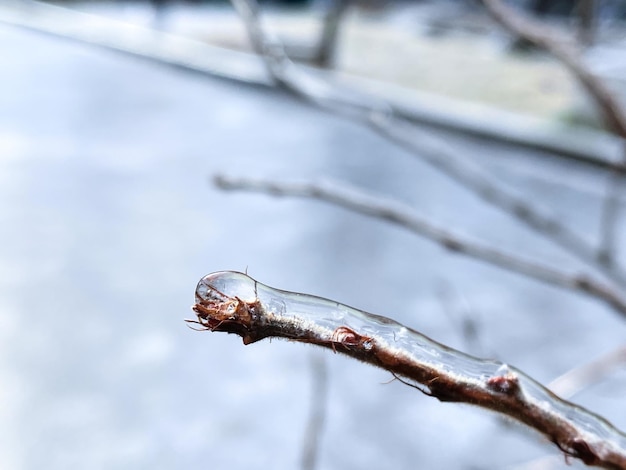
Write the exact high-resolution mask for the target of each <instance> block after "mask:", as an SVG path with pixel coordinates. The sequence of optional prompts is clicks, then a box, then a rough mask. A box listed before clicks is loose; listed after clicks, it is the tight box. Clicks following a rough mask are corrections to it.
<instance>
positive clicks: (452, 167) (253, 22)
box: [231, 0, 626, 286]
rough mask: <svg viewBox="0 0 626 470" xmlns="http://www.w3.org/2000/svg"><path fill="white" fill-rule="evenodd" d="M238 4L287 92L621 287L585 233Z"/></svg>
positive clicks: (251, 0) (245, 2)
mask: <svg viewBox="0 0 626 470" xmlns="http://www.w3.org/2000/svg"><path fill="white" fill-rule="evenodd" d="M231 1H232V3H233V5H235V7H236V8H237V11H238V12H239V14H240V16H241V18H242V20H243V22H244V24H245V26H246V29H247V31H248V36H249V39H250V41H251V43H252V44H253V47H254V50H255V51H256V52H257V53H258V54H259V55H260V57H261V58H262V59H263V61H264V63H265V65H266V68H267V70H268V72H269V73H270V75H271V76H272V77H273V79H274V81H275V82H276V83H277V84H278V85H279V86H280V87H282V88H283V89H285V90H286V91H288V92H290V93H293V94H294V95H296V96H298V97H299V98H301V99H303V100H305V101H307V102H310V103H314V104H315V105H317V106H320V107H322V108H323V109H327V110H329V111H332V112H333V113H336V114H341V115H343V116H346V117H348V118H350V119H353V120H356V121H359V122H364V123H366V124H367V125H368V126H370V127H371V128H372V129H373V130H374V131H375V132H377V133H378V134H380V135H381V136H383V137H385V138H386V139H388V140H389V141H390V142H392V143H394V144H396V145H398V146H400V147H401V148H403V149H404V150H406V151H408V152H410V153H411V154H412V155H414V156H416V157H418V158H420V159H422V160H424V161H426V162H427V163H428V164H430V165H433V166H434V167H435V168H437V169H438V170H440V171H442V172H443V173H444V174H446V175H447V176H448V177H450V178H452V179H453V180H454V181H456V182H457V183H459V184H461V185H462V186H464V187H465V188H467V189H469V190H470V191H472V192H473V193H474V194H476V195H478V196H479V197H481V198H482V199H483V200H484V201H486V202H488V203H490V204H492V205H494V206H495V207H498V208H499V209H501V210H502V211H503V212H505V213H507V214H509V215H510V216H512V217H514V218H516V219H517V220H518V221H520V222H522V223H523V224H524V225H526V226H528V227H529V228H531V229H533V230H535V231H536V232H537V233H539V234H542V235H543V236H544V237H546V238H547V239H549V240H551V241H552V242H553V243H555V244H557V245H559V246H561V247H562V248H564V249H566V250H567V251H568V252H569V253H571V254H572V255H574V256H576V257H578V258H579V259H581V260H582V261H584V262H585V263H587V264H588V265H589V266H591V267H593V268H595V269H597V270H598V271H599V272H601V273H602V274H603V275H605V276H606V277H607V278H609V279H610V280H612V281H613V282H615V283H617V284H619V285H620V286H626V275H624V273H623V272H622V271H621V270H620V268H619V266H617V265H616V264H611V265H609V264H605V263H600V262H598V258H597V252H596V250H595V248H594V247H592V246H590V244H589V243H587V242H586V241H585V240H584V239H583V238H582V237H580V236H579V235H577V234H576V233H574V232H573V231H571V230H570V229H568V228H567V227H565V226H564V225H563V224H561V222H559V220H557V219H556V218H555V217H553V216H550V215H548V214H546V213H545V211H543V210H540V209H539V208H537V207H536V206H535V204H532V203H531V202H530V201H527V200H526V199H524V198H523V197H522V196H521V195H518V194H515V193H514V192H512V191H510V190H508V189H506V188H505V187H503V186H502V185H501V184H498V183H496V182H495V181H494V180H493V178H491V177H490V176H489V175H488V174H487V173H486V172H485V171H484V170H483V169H482V168H480V167H479V166H478V165H475V164H472V163H471V162H470V161H469V160H468V159H461V158H457V157H456V155H455V153H454V152H453V151H451V150H448V149H447V148H446V147H445V146H444V145H443V144H442V142H440V141H438V140H437V139H434V138H433V137H432V136H430V135H429V134H428V133H426V132H423V131H419V130H418V129H417V128H416V127H415V126H413V125H411V126H410V127H409V125H408V123H407V122H406V121H404V120H402V119H400V118H398V117H397V113H396V112H395V110H394V109H393V107H392V106H391V105H389V104H388V103H386V102H385V101H383V100H381V99H378V98H374V97H372V96H370V95H366V94H365V93H359V92H356V91H354V90H347V89H341V88H339V87H338V86H336V85H334V84H330V83H328V82H327V81H325V80H323V79H318V78H317V77H316V76H313V75H312V74H310V73H305V72H303V71H302V69H301V68H299V67H298V66H297V65H295V64H294V63H293V62H292V61H291V60H290V59H289V58H288V57H287V54H286V53H285V50H284V47H283V46H282V44H281V43H280V41H279V40H278V39H276V38H275V37H274V36H272V35H271V34H270V33H269V32H268V31H267V30H265V29H264V28H263V27H262V24H261V18H260V15H259V9H258V4H257V3H256V1H255V0H231Z"/></svg>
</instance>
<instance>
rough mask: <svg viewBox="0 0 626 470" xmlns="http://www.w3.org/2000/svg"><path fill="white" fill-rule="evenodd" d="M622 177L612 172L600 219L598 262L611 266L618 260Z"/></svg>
mask: <svg viewBox="0 0 626 470" xmlns="http://www.w3.org/2000/svg"><path fill="white" fill-rule="evenodd" d="M622 183H623V179H622V176H621V175H619V174H617V173H615V172H611V174H610V175H609V181H608V182H607V187H606V196H605V198H604V204H603V207H602V214H601V219H600V246H599V248H598V262H600V263H602V264H604V265H607V266H610V265H612V264H615V260H616V259H617V248H618V247H617V244H616V237H615V235H616V231H617V223H618V221H619V211H620V192H621V187H622Z"/></svg>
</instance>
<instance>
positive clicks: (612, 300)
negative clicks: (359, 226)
mask: <svg viewBox="0 0 626 470" xmlns="http://www.w3.org/2000/svg"><path fill="white" fill-rule="evenodd" d="M215 183H216V184H217V185H218V186H219V187H220V188H222V189H229V190H246V191H258V192H265V193H269V194H272V195H276V196H292V197H308V198H314V199H320V200H323V201H327V202H330V203H333V204H336V205H339V206H342V207H345V208H347V209H350V210H352V211H355V212H359V213H361V214H365V215H369V216H372V217H376V218H379V219H383V220H386V221H388V222H391V223H394V224H396V225H399V226H401V227H404V228H406V229H408V230H410V231H412V232H413V233H416V234H417V235H420V236H422V237H425V238H427V239H429V240H431V241H433V242H435V243H437V244H439V245H441V246H442V247H443V248H446V249H448V250H451V251H454V252H457V253H461V254H464V255H467V256H470V257H472V258H475V259H478V260H481V261H484V262H487V263H489V264H492V265H495V266H498V267H500V268H504V269H507V270H509V271H513V272H516V273H518V274H523V275H525V276H528V277H530V278H533V279H536V280H539V281H542V282H546V283H548V284H551V285H554V286H558V287H561V288H565V289H569V290H573V291H577V292H582V293H585V294H587V295H589V296H591V297H594V298H596V299H599V300H602V301H603V302H605V303H607V304H608V305H609V306H611V307H612V308H613V309H614V310H616V311H617V312H619V313H620V314H621V315H626V301H625V300H624V299H622V298H621V296H620V295H619V294H618V293H617V292H615V291H614V290H612V289H611V288H610V287H608V286H606V285H604V284H602V283H600V282H598V281H597V280H595V279H594V278H592V277H591V276H589V275H586V274H576V273H567V272H564V271H561V270H559V269H556V268H553V267H551V266H548V265H546V264H544V263H541V262H538V261H533V260H529V259H527V258H524V257H521V256H519V255H517V254H512V253H509V252H506V251H503V250H500V249H497V248H493V247H491V246H489V245H487V244H484V243H480V242H478V241H475V240H469V239H467V238H464V237H462V236H460V235H458V234H455V233H453V232H452V231H450V230H448V229H445V228H442V227H439V226H437V225H436V224H434V223H432V222H431V221H429V220H427V219H425V218H423V217H421V216H420V215H419V214H417V213H415V211H414V210H412V209H411V208H410V207H408V206H405V205H403V204H400V203H398V202H395V201H391V200H388V199H384V198H382V197H380V196H374V195H371V194H368V193H366V192H364V191H362V190H357V189H355V188H350V187H348V186H347V185H346V184H344V183H342V184H341V185H339V184H333V183H331V182H329V181H323V182H319V183H312V182H304V183H300V182H278V181H271V180H263V179H251V178H232V177H227V176H223V175H220V176H216V177H215Z"/></svg>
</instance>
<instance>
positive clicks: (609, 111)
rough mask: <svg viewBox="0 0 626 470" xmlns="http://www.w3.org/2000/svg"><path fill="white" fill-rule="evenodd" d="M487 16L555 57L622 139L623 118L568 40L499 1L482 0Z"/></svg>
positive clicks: (625, 129) (625, 123) (624, 134)
mask: <svg viewBox="0 0 626 470" xmlns="http://www.w3.org/2000/svg"><path fill="white" fill-rule="evenodd" d="M482 2H483V5H485V7H486V8H487V11H489V13H490V14H491V16H492V17H493V18H494V19H495V20H496V21H497V22H498V23H500V24H501V25H502V26H504V28H506V29H507V30H508V31H510V32H511V33H513V34H514V35H516V36H519V37H521V38H523V39H525V40H527V41H529V42H531V43H532V44H534V45H536V46H537V47H539V48H541V49H544V50H546V51H548V52H550V53H551V54H552V55H553V56H555V57H556V58H557V59H558V60H559V61H560V62H561V63H562V64H563V65H564V66H565V67H566V68H567V69H568V70H569V71H570V72H571V73H572V74H573V75H574V77H576V79H577V80H578V81H579V82H580V84H581V85H582V86H583V87H584V89H585V90H586V91H587V93H589V95H590V96H591V97H592V98H593V100H594V102H595V103H597V105H598V106H599V108H600V111H601V113H602V117H603V120H604V122H605V124H606V127H607V128H608V129H609V130H610V131H612V132H614V133H616V134H617V135H619V136H621V137H623V138H626V115H625V114H624V110H623V109H622V108H621V106H620V105H619V103H618V101H617V100H616V99H615V97H614V96H613V94H612V93H611V91H610V90H609V89H608V88H607V87H606V85H605V84H604V83H603V82H602V80H599V79H598V78H597V77H596V76H595V75H594V74H593V73H592V72H591V71H590V70H589V68H588V67H587V66H586V65H585V64H584V63H583V61H582V60H581V58H580V54H579V53H578V51H577V50H576V48H575V47H574V46H573V45H572V40H571V39H569V38H563V37H558V36H557V35H556V32H555V31H553V30H552V29H551V28H548V27H547V26H545V25H543V24H541V23H539V22H538V21H535V20H532V19H531V18H529V17H527V16H523V15H522V14H521V13H520V12H518V11H517V10H516V9H515V8H512V7H509V6H508V5H506V4H504V3H503V2H502V1H501V0H482Z"/></svg>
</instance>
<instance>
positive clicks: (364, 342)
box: [189, 271, 626, 470]
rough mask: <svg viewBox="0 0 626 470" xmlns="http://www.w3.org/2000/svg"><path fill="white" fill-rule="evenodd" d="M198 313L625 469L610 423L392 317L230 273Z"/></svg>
mask: <svg viewBox="0 0 626 470" xmlns="http://www.w3.org/2000/svg"><path fill="white" fill-rule="evenodd" d="M193 309H194V311H195V312H196V315H197V320H189V321H191V322H193V323H197V324H199V325H201V326H202V327H203V328H205V329H207V330H210V331H224V332H228V333H235V334H237V335H239V336H241V337H242V338H243V342H244V344H251V343H254V342H256V341H259V340H261V339H264V338H272V337H280V338H287V339H290V340H294V341H300V342H305V343H310V344H314V345H318V346H322V347H326V348H329V349H332V350H333V351H335V352H338V353H342V354H346V355H348V356H350V357H352V358H355V359H359V360H361V361H364V362H366V363H368V364H371V365H374V366H377V367H381V368H383V369H385V370H387V371H389V372H390V373H391V374H393V375H394V376H398V377H403V378H404V379H405V380H406V381H408V382H409V383H412V384H416V385H417V384H421V386H422V387H424V391H425V392H426V393H427V394H429V395H431V396H433V397H436V398H438V399H439V400H440V401H443V402H460V403H469V404H472V405H476V406H480V407H483V408H486V409H490V410H493V411H496V412H498V413H502V414H504V415H507V416H509V417H511V418H512V419H514V420H517V421H519V422H521V423H524V424H526V425H528V426H530V427H531V428H534V429H535V430H537V431H538V432H539V433H541V434H543V435H544V436H545V437H546V438H547V439H549V440H550V441H551V442H553V443H554V444H555V445H556V446H557V447H558V448H559V449H561V451H563V452H564V453H565V454H567V455H568V456H571V457H575V458H578V459H580V460H582V461H583V462H584V463H585V464H587V465H593V466H598V467H603V468H610V469H621V470H626V435H625V434H623V433H622V432H621V431H619V430H618V429H616V428H615V427H614V426H612V425H611V424H610V423H609V422H608V421H607V420H605V419H604V418H601V417H599V416H597V415H595V414H593V413H592V412H590V411H588V410H585V409H583V408H581V407H579V406H576V405H574V404H572V403H569V402H567V401H564V400H562V399H560V398H558V397H557V396H556V395H554V394H553V393H552V392H550V391H549V390H548V389H546V388H545V387H543V386H542V385H541V384H539V383H537V382H536V381H534V380H533V379H532V378H530V377H528V376H527V375H526V374H524V373H522V372H521V371H519V370H518V369H516V368H514V367H510V366H508V365H506V364H503V363H501V362H497V361H489V360H483V359H478V358H475V357H472V356H468V355H466V354H463V353H461V352H459V351H456V350H453V349H451V348H448V347H446V346H444V345H442V344H440V343H437V342H435V341H433V340H431V339H430V338H428V337H426V336H424V335H422V334H420V333H419V332H417V331H415V330H412V329H411V328H408V327H406V326H403V325H401V324H399V323H397V322H395V321H393V320H391V319H389V318H385V317H382V316H379V315H372V314H369V313H366V312H362V311H360V310H356V309H354V308H351V307H348V306H346V305H341V304H338V303H337V302H334V301H330V300H326V299H322V298H320V297H314V296H310V295H306V294H296V293H292V292H286V291H281V290H277V289H273V288H271V287H268V286H266V285H263V284H261V283H260V282H258V281H256V280H254V279H252V278H250V277H249V276H247V275H245V274H243V273H236V272H232V271H224V272H219V273H213V274H209V275H207V276H205V277H204V278H202V279H201V280H200V282H199V283H198V287H197V288H196V304H195V305H194V307H193ZM422 425H424V426H427V425H428V424H427V423H422Z"/></svg>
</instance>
